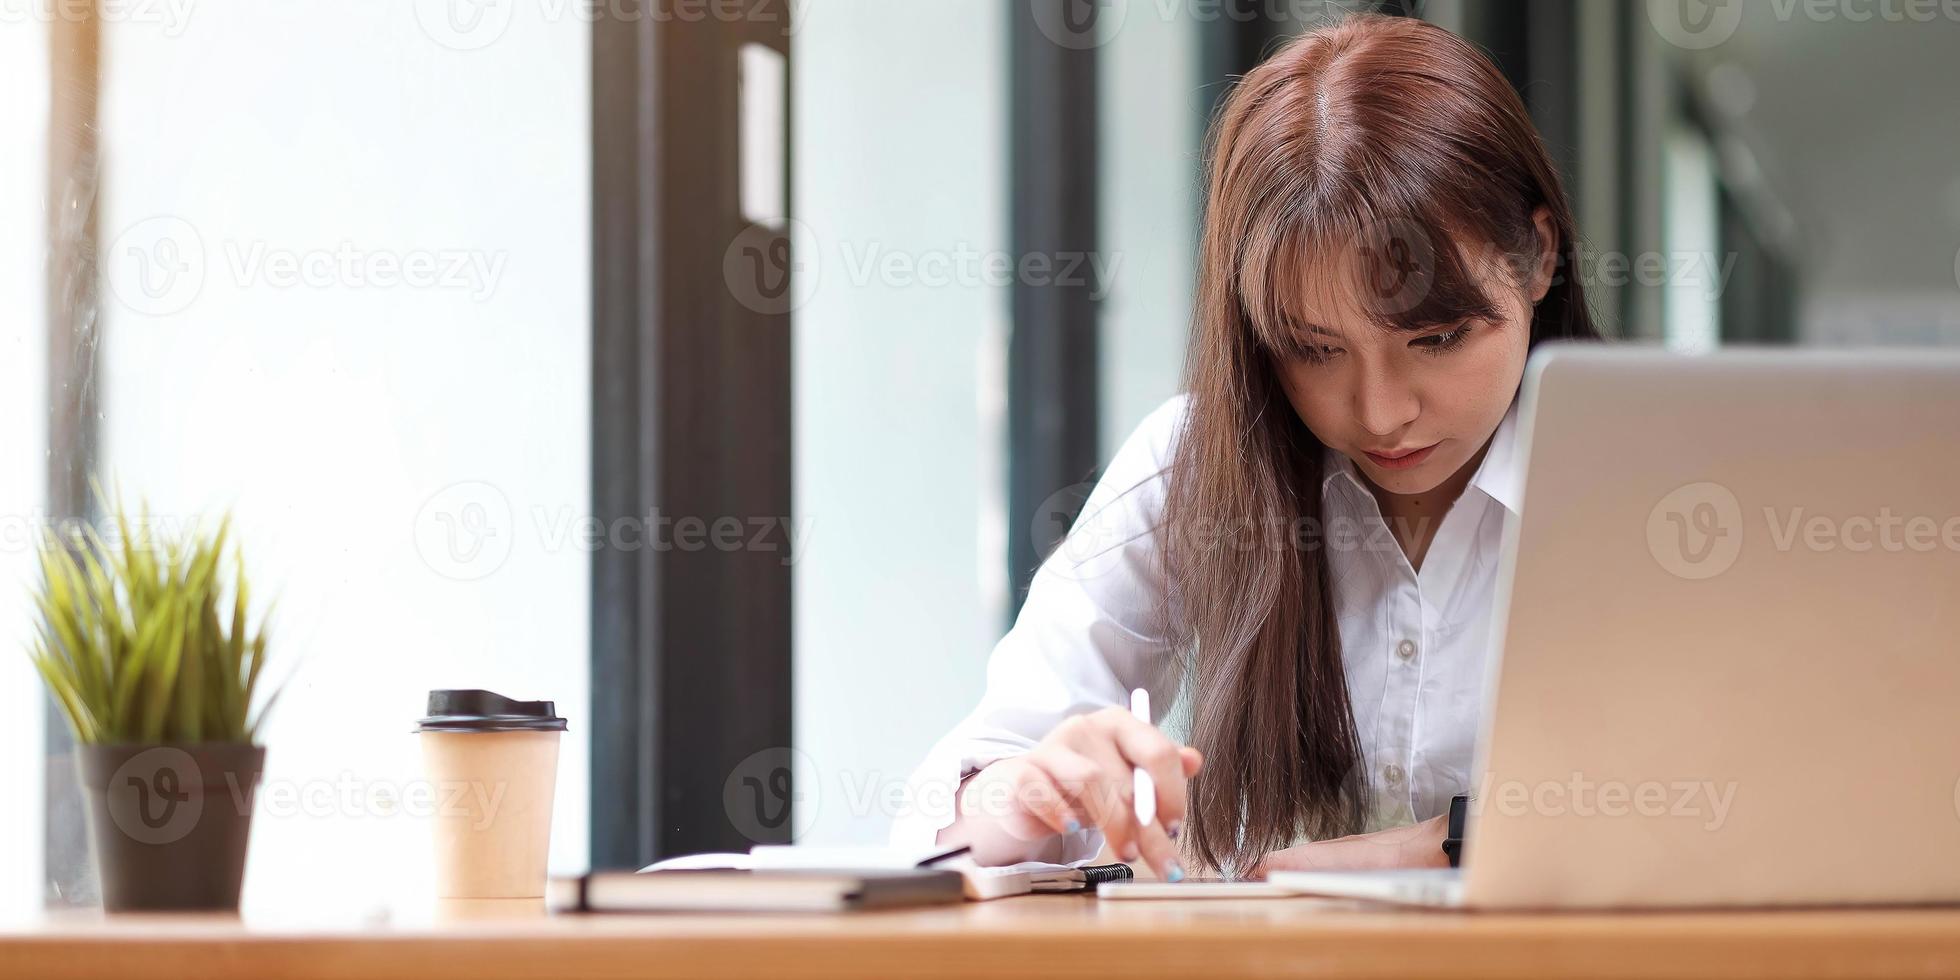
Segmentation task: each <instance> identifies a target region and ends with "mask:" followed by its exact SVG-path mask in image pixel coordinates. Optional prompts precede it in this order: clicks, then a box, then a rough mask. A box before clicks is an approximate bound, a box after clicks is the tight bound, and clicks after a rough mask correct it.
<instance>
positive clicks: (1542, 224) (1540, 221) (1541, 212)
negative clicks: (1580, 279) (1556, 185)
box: [1531, 204, 1558, 305]
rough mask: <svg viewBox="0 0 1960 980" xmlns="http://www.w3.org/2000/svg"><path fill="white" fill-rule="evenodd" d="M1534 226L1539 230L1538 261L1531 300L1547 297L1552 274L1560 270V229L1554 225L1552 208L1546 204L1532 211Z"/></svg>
mask: <svg viewBox="0 0 1960 980" xmlns="http://www.w3.org/2000/svg"><path fill="white" fill-rule="evenodd" d="M1531 224H1532V227H1534V228H1536V229H1537V230H1538V262H1537V263H1536V265H1535V266H1534V268H1533V272H1532V277H1531V302H1532V303H1533V305H1536V304H1537V302H1538V301H1539V300H1541V299H1544V298H1545V294H1546V293H1548V292H1551V290H1552V275H1553V274H1554V273H1556V272H1557V271H1558V229H1557V228H1556V227H1554V226H1553V225H1552V210H1551V209H1550V208H1548V207H1545V206H1544V205H1542V204H1541V205H1539V206H1538V209H1537V210H1535V211H1533V212H1531Z"/></svg>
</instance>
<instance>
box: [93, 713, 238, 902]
mask: <svg viewBox="0 0 1960 980" xmlns="http://www.w3.org/2000/svg"><path fill="white" fill-rule="evenodd" d="M77 748H78V751H79V753H80V754H79V755H78V756H77V757H76V759H77V764H76V768H77V769H79V770H80V774H81V783H82V792H83V794H84V795H85V796H86V797H87V799H88V822H89V827H90V829H91V831H92V834H93V837H94V839H95V868H96V874H97V875H98V876H100V878H101V881H102V907H103V908H104V909H107V910H108V911H111V912H123V911H138V910H143V911H150V910H161V909H202V910H212V909H217V910H230V911H236V910H237V908H238V889H239V886H240V885H241V884H242V883H243V882H244V880H245V843H246V840H247V838H248V837H249V836H250V834H251V829H252V801H253V799H254V797H255V796H256V795H257V793H258V786H259V776H260V773H261V771H262V770H263V768H264V766H265V749H264V748H263V747H261V746H257V745H245V744H242V743H231V742H200V743H196V744H183V745H82V746H78V747H77Z"/></svg>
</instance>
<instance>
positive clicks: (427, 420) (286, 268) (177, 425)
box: [0, 3, 590, 913]
mask: <svg viewBox="0 0 1960 980" xmlns="http://www.w3.org/2000/svg"><path fill="white" fill-rule="evenodd" d="M428 6H429V5H426V4H418V5H379V6H374V5H370V6H348V5H344V4H330V3H280V4H253V3H235V4H217V5H200V6H198V7H197V8H196V9H195V11H194V16H192V17H191V18H190V19H189V21H188V22H187V23H184V24H181V25H177V29H175V30H159V29H158V25H156V24H151V23H143V22H140V21H118V20H114V19H111V20H109V21H108V22H106V23H104V25H103V51H102V65H103V84H102V99H101V120H100V122H101V125H100V130H101V133H102V137H101V139H102V150H103V160H104V163H103V168H102V176H103V180H102V184H103V188H104V189H103V192H102V195H101V200H100V202H99V208H100V225H101V231H100V241H101V253H100V254H101V256H102V264H103V268H102V273H103V282H104V285H103V289H102V310H101V313H102V317H101V324H102V338H103V340H102V349H101V355H100V360H99V372H98V376H97V377H96V378H95V379H94V381H95V384H97V386H98V387H99V391H100V397H101V403H102V416H101V419H100V423H99V424H100V427H101V440H102V458H101V459H99V460H96V461H94V463H95V467H94V468H95V469H97V470H99V471H101V472H102V473H104V474H105V475H106V476H107V477H109V478H110V479H112V480H113V481H115V482H117V483H119V484H120V486H121V487H122V488H123V489H124V490H125V492H126V493H127V494H129V495H130V496H131V497H135V496H138V495H140V496H143V497H146V498H148V500H149V501H150V502H151V504H152V505H153V507H154V508H155V510H156V513H157V517H158V519H159V521H160V522H162V523H164V524H165V525H166V526H174V527H182V526H183V525H184V524H185V523H186V522H187V521H188V520H189V518H190V517H192V516H193V515H205V516H208V517H215V516H216V515H217V514H218V513H219V512H221V511H223V510H225V509H227V508H229V509H230V510H232V511H233V512H234V514H235V516H236V526H237V528H238V531H239V537H240V540H241V541H242V543H243V546H244V548H245V552H246V559H247V563H248V565H249V567H250V569H251V572H252V576H253V580H254V582H255V584H256V588H257V591H258V594H259V595H260V596H263V597H266V598H272V597H276V598H277V608H276V612H275V614H274V616H273V619H272V637H273V646H274V651H275V654H276V656H277V664H278V665H279V666H280V667H284V668H296V669H295V672H294V673H293V679H292V682H291V685H290V687H289V689H288V690H287V691H286V692H285V694H284V695H283V697H282V699H281V700H280V702H279V704H278V706H277V710H276V711H275V712H274V713H273V714H272V716H271V719H270V721H269V723H268V726H267V728H266V730H265V732H264V741H265V743H266V744H267V746H268V750H267V757H266V774H265V776H266V781H265V784H264V786H263V788H262V790H261V794H260V798H259V806H258V809H257V813H256V816H255V818H254V825H253V832H252V852H251V856H250V860H249V862H248V867H247V877H246V882H245V895H244V904H245V907H246V909H247V910H248V911H249V910H251V909H254V908H258V909H274V910H276V909H282V908H283V909H288V910H291V909H299V908H306V907H316V908H331V909H336V910H348V911H353V912H356V913H358V911H359V910H361V909H365V908H370V907H372V906H374V905H375V904H377V903H380V902H382V901H384V900H387V899H390V898H393V897H396V896H400V895H403V894H407V895H414V894H416V893H417V892H418V890H419V889H422V888H425V887H426V882H427V880H428V875H429V860H428V853H429V851H428V844H427V842H426V838H425V837H423V836H422V835H423V833H424V828H423V827H422V826H421V825H420V823H419V822H418V821H416V820H414V819H412V817H410V816H408V815H406V814H405V813H404V812H403V808H402V805H401V804H402V803H403V796H402V793H403V790H404V788H405V787H406V786H407V785H408V784H409V783H410V782H411V781H413V780H416V779H418V778H419V775H420V757H419V754H418V751H417V746H416V744H415V742H414V739H413V736H412V735H411V734H410V726H411V725H412V723H413V721H414V719H415V718H416V717H418V716H419V715H420V714H421V713H422V708H423V705H422V695H423V692H425V691H426V690H427V689H429V688H434V687H484V688H490V689H495V690H499V691H502V692H504V693H507V694H511V695H514V696H518V697H526V698H549V699H553V700H555V701H557V702H558V706H559V709H560V711H561V713H562V714H564V715H566V716H567V717H569V718H571V719H573V723H572V726H571V731H570V733H569V735H568V737H567V738H566V739H565V741H564V743H563V751H562V756H561V762H560V768H559V780H558V787H557V792H558V799H557V804H556V810H555V826H554V828H553V851H552V859H551V863H552V867H553V869H554V870H558V871H565V872H569V871H577V870H582V869H583V868H584V866H585V863H586V838H587V810H588V807H587V796H588V787H587V785H586V757H587V750H586V747H587V738H588V735H589V728H588V726H587V725H585V724H582V722H583V720H584V719H585V718H586V717H587V715H586V711H585V705H586V691H587V678H586V673H587V669H586V664H587V660H588V656H589V643H588V638H587V615H588V609H587V603H588V592H589V590H588V577H589V574H588V567H589V566H588V562H589V554H588V553H587V552H586V551H584V550H582V549H581V548H579V547H577V546H576V541H577V538H576V537H575V535H574V534H573V530H574V529H575V528H576V527H577V526H578V524H577V522H578V519H579V518H580V516H581V515H582V514H583V513H584V512H585V509H586V508H587V507H588V506H589V503H588V501H589V475H588V474H589V469H590V467H589V459H588V456H589V452H590V450H589V445H590V440H589V425H588V414H589V380H588V379H589V370H590V365H589V362H588V351H589V342H588V316H587V307H588V305H589V288H590V287H589V273H588V266H589V262H588V256H587V252H588V244H587V243H588V232H587V229H588V225H589V217H588V215H589V209H590V200H589V190H588V188H589V170H590V167H589V155H590V150H589V135H590V134H589V132H588V129H589V125H588V113H587V111H586V106H587V104H588V101H587V92H588V88H589V80H588V79H589V71H588V47H589V35H590V25H589V23H588V22H586V21H585V20H584V19H582V18H578V17H570V16H567V17H561V18H556V19H553V18H544V19H542V20H539V21H535V22H522V21H520V23H519V24H517V25H516V26H515V28H514V29H510V30H502V29H501V28H499V27H498V25H496V24H494V23H491V24H488V25H487V27H488V28H491V29H492V30H490V32H489V33H481V32H479V33H477V34H474V35H459V34H457V33H456V32H455V31H454V30H453V29H452V28H454V27H455V26H456V25H454V24H448V23H445V22H440V21H437V22H425V21H423V20H422V19H420V18H418V16H417V14H418V12H426V11H424V10H423V9H422V8H425V7H428ZM435 9H437V10H439V9H440V7H439V6H438V7H436V8H435ZM483 26H486V25H479V27H483ZM10 43H11V42H10ZM0 63H4V64H5V65H6V68H5V69H4V70H5V71H6V72H7V73H8V74H9V75H10V76H11V75H13V74H16V73H19V74H21V75H22V76H23V77H25V76H27V75H28V74H30V73H34V72H38V71H44V69H41V68H37V67H34V66H32V65H31V64H23V63H21V62H20V61H17V60H16V59H15V58H13V57H11V55H10V56H8V57H6V58H5V59H4V60H3V61H0ZM10 80H11V79H10ZM21 87H23V88H24V87H26V86H25V84H23V85H22V86H21ZM18 101H20V100H9V104H10V105H11V104H15V103H17V102H18ZM8 111H10V112H15V113H18V112H20V111H21V110H19V109H10V110H8ZM16 121H17V122H31V121H32V120H25V121H20V120H16ZM5 146H6V149H5V150H4V151H0V152H5V153H7V154H8V155H9V156H10V157H11V156H13V155H15V154H21V155H22V156H23V157H24V158H28V157H34V156H36V155H38V153H39V151H38V150H37V149H35V148H33V147H29V148H27V149H25V150H22V149H20V148H18V146H17V141H13V140H10V141H7V142H6V144H5ZM30 162H31V161H30ZM43 170H44V166H30V165H23V166H20V167H15V166H7V167H5V168H4V169H0V172H4V173H7V174H17V173H39V172H43ZM8 193H9V194H10V195H11V194H14V193H15V189H13V188H9V190H8ZM6 202H7V203H6V204H4V205H0V206H5V207H7V208H9V209H10V211H9V213H10V215H11V213H12V209H14V208H16V207H17V205H16V204H15V203H14V198H13V197H12V196H9V197H7V198H6ZM23 210H26V209H23ZM4 227H6V228H9V229H12V228H19V227H35V228H38V227H39V221H38V219H36V220H26V219H22V220H15V221H7V222H4ZM11 236H12V233H10V237H9V238H7V239H6V241H7V243H8V244H6V245H5V246H0V248H4V250H5V252H6V254H8V255H13V254H14V253H15V252H16V251H17V246H16V245H15V244H14V241H13V237H11ZM21 265H22V264H21V263H15V262H9V263H7V266H6V270H7V271H6V273H5V274H6V275H9V276H15V275H19V274H20V273H19V271H18V270H19V268H21ZM26 267H27V268H29V269H38V264H36V263H27V264H26ZM9 283H10V284H11V280H9ZM9 292H10V293H11V286H10V288H9ZM9 360H10V361H11V360H12V359H9ZM31 360H32V363H33V364H35V365H39V364H40V359H39V358H32V359H31ZM6 370H9V371H13V370H15V368H14V367H12V365H11V364H10V365H9V367H8V368H7V369H6ZM5 390H6V391H7V392H8V397H9V398H10V399H18V398H24V397H27V396H25V395H23V394H20V392H21V391H22V390H23V389H22V388H20V387H17V386H15V385H12V384H8V385H5ZM45 414H46V413H45V411H41V412H35V413H29V412H26V411H19V410H15V411H9V412H7V413H6V418H8V419H10V420H18V419H23V418H25V419H39V418H44V417H45ZM18 424H19V423H18V422H10V425H18ZM6 432H7V435H6V439H7V440H8V443H7V445H8V447H9V448H10V449H11V448H12V447H13V443H14V441H15V440H16V438H17V436H16V434H15V433H14V431H13V430H12V429H8V430H6ZM32 437H33V436H32V435H29V436H26V437H20V438H32ZM33 455H34V456H36V457H38V456H40V454H39V453H35V454H33ZM21 456H22V453H20V452H18V451H15V452H14V453H13V458H20V457H21ZM16 482H20V483H22V484H23V486H26V487H31V486H32V484H31V483H28V482H26V481H19V480H17V479H16V478H14V477H9V478H8V482H7V483H6V484H4V486H3V487H0V494H3V495H4V499H6V500H7V501H9V502H10V503H9V506H10V507H11V506H12V504H11V502H12V501H14V500H16V499H17V498H18V497H19V495H20V494H22V493H24V492H26V491H25V490H23V489H22V488H21V487H16V486H15V483H16ZM9 560H10V561H11V560H12V556H9ZM20 605H21V604H20V603H8V604H6V608H7V609H9V610H10V614H14V613H13V612H12V611H13V610H17V609H18V608H19V607H20ZM6 625H11V624H6ZM4 659H5V660H6V663H5V666H4V670H6V671H9V672H11V671H15V670H16V669H17V659H18V658H13V657H9V658H4ZM6 676H8V677H12V676H14V674H12V673H8V674H6ZM5 689H6V690H7V691H13V690H16V689H17V688H16V686H15V685H12V684H8V685H6V686H5ZM8 696H9V697H11V696H12V695H11V694H10V695H8ZM0 714H3V715H5V716H6V717H7V718H8V723H9V724H12V718H13V712H11V711H6V712H0ZM10 734H11V732H10ZM4 741H5V742H6V743H7V744H8V745H10V746H11V745H13V744H18V740H16V739H13V738H6V739H4ZM15 771H16V770H14V769H12V768H10V769H9V770H8V772H9V773H10V774H12V773H14V772H15ZM8 781H9V784H10V785H14V784H18V783H19V782H22V781H21V780H17V779H14V778H12V777H11V775H10V777H9V780H8ZM30 781H31V780H30ZM21 809H22V808H20V807H8V808H6V810H7V811H8V812H9V813H15V812H18V811H19V810H21ZM36 809H38V808H36ZM15 819H18V818H17V817H14V816H8V817H3V818H0V820H15ZM33 836H34V839H35V840H37V841H38V837H39V834H38V831H37V832H36V833H35V834H34V835H33ZM23 838H24V835H21V834H14V833H5V834H0V839H4V840H5V841H7V846H9V847H17V846H18V844H17V843H16V842H17V841H19V840H21V839H23ZM4 865H5V867H7V868H8V869H9V872H8V876H9V878H10V879H11V877H12V874H13V872H12V870H11V869H13V868H15V867H17V865H16V863H15V862H14V861H12V860H8V861H6V862H4ZM7 885H8V888H9V889H10V890H11V889H12V888H13V882H12V881H11V880H9V881H8V883H7Z"/></svg>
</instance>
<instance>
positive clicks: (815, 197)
mask: <svg viewBox="0 0 1960 980" xmlns="http://www.w3.org/2000/svg"><path fill="white" fill-rule="evenodd" d="M795 43H796V53H795V57H794V58H793V59H792V61H791V72H792V75H793V90H794V96H793V97H794V99H795V108H794V119H795V125H794V130H795V133H794V149H793V152H792V153H791V159H792V160H793V161H794V165H795V173H794V175H793V178H792V179H793V181H794V184H793V187H794V197H793V200H794V210H795V213H796V215H797V216H798V221H799V225H798V226H797V227H796V228H795V231H794V233H793V240H794V241H795V243H796V247H797V254H798V256H799V258H798V259H797V264H796V269H795V271H796V275H798V276H799V277H801V278H800V280H799V281H800V283H801V285H800V286H798V287H797V288H798V293H799V294H800V295H802V296H803V299H802V301H801V302H800V303H799V305H798V306H797V307H796V309H795V310H794V312H793V314H792V320H793V323H794V329H795V341H794V350H795V354H794V357H795V365H794V385H795V402H794V412H795V443H794V444H795V447H796V449H795V462H794V484H795V504H794V512H795V513H796V515H797V518H796V519H797V522H798V523H799V525H801V526H802V527H803V528H804V529H805V530H804V542H805V543H804V545H803V547H802V549H801V557H799V558H798V559H797V564H796V569H795V576H794V590H795V596H796V599H795V603H794V607H795V626H794V644H795V645H794V649H795V663H796V668H795V677H794V687H795V744H796V746H797V748H798V749H799V750H800V751H801V752H802V753H803V759H802V761H803V763H804V764H805V765H806V766H807V767H808V770H807V771H799V772H798V774H797V779H798V782H797V795H798V808H797V810H796V811H795V814H796V816H795V820H796V825H795V829H796V831H797V832H798V834H799V837H798V839H799V840H801V841H805V842H825V843H845V842H854V843H876V842H881V841H883V840H884V839H885V836H886V833H887V828H888V820H887V819H886V818H887V817H889V816H890V814H889V813H887V812H886V811H885V808H884V805H883V802H882V801H881V799H880V798H879V797H878V795H877V792H876V791H877V790H878V789H879V787H881V786H882V785H885V784H886V783H887V782H893V781H902V780H903V779H904V777H905V775H906V773H907V772H909V771H910V769H911V768H912V767H913V766H915V765H917V764H918V762H919V759H920V757H921V756H922V755H923V754H924V751H925V748H926V746H928V745H930V744H932V742H933V741H934V740H935V739H937V738H938V737H939V736H940V735H941V734H943V733H944V732H945V731H946V729H948V728H950V727H951V726H952V724H953V723H954V722H955V721H957V720H958V719H959V717H960V716H961V715H963V714H965V713H966V711H967V710H968V709H970V708H971V707H972V702H973V701H974V700H975V699H976V698H977V697H978V696H979V692H980V688H981V682H982V677H983V674H984V671H985V666H986V657H987V653H988V651H989V650H991V648H992V646H993V643H994V641H995V640H996V639H998V638H999V634H1000V624H1001V620H1002V617H1003V616H1004V610H1005V608H1006V606H1005V599H1006V575H1005V571H1004V570H1005V568H1006V557H1005V555H1006V543H1005V542H1006V539H1005V537H1004V535H1005V533H1007V531H1006V529H1004V527H1003V525H1004V523H1005V519H1004V517H1003V516H1002V513H1003V510H1004V507H1005V502H1004V496H1005V486H1004V482H1003V479H1004V478H1003V476H1002V451H1003V447H1002V439H1003V435H1002V433H1003V431H1004V430H1003V413H1004V410H1005V404H1004V398H1005V390H1006V378H1005V374H1004V370H1005V369H1004V364H1005V356H1006V354H1005V351H1006V337H1007V333H1006V330H1007V321H1006V317H1007V303H1008V290H1009V288H1010V285H1009V283H1008V281H1007V280H1006V279H1005V278H1003V277H1002V276H1001V275H1000V274H999V273H998V271H997V270H998V268H999V266H998V264H997V262H996V261H994V260H998V259H1000V258H1003V257H1004V256H1005V254H1006V253H1005V249H1006V248H1007V247H1008V246H1007V224H1006V220H1007V207H1006V199H1005V194H1006V180H1007V173H1006V167H1007V159H1008V156H1007V133H1006V128H1005V127H1006V97H1007V84H1006V77H1005V72H1006V66H1007V46H1006V15H1005V11H1004V10H1003V8H1002V7H1001V6H1000V5H998V4H995V3H992V2H985V0H972V2H959V3H947V2H935V3H913V2H893V0H884V2H870V0H865V2H840V3H826V4H822V5H815V6H812V7H811V8H809V9H808V10H807V11H806V14H805V20H804V23H803V25H802V27H801V28H800V29H799V32H798V34H797V36H796V42H795ZM868 704H875V705H876V709H875V711H876V714H875V716H874V715H872V714H870V713H867V708H866V705H868Z"/></svg>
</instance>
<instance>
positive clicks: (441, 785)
mask: <svg viewBox="0 0 1960 980" xmlns="http://www.w3.org/2000/svg"><path fill="white" fill-rule="evenodd" d="M415 730H416V732H418V733H419V737H420V740H421V742H422V762H423V767H424V772H425V774H426V775H427V777H428V780H429V783H430V785H431V788H432V790H433V793H434V800H433V801H432V802H433V804H434V807H435V816H434V818H433V819H432V820H431V824H432V832H433V838H434V849H435V871H436V896H437V897H438V898H539V897H542V896H543V895H544V885H545V871H546V862H547V859H548V857H549V854H550V851H551V801H552V794H553V792H554V791H555V790H556V789H557V784H558V741H559V738H560V737H561V736H562V735H563V734H564V731H565V719H563V718H560V717H558V715H557V710H556V708H555V707H554V705H553V704H552V703H551V702H550V701H513V700H511V699H509V698H506V697H504V696H502V695H500V694H494V693H492V692H490V691H476V690H454V691H430V692H429V714H428V717H425V718H423V719H422V720H421V721H420V722H418V723H417V724H416V726H415Z"/></svg>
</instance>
